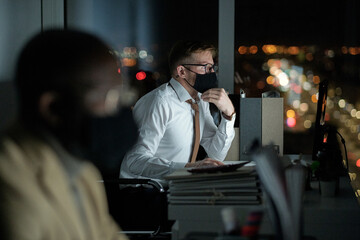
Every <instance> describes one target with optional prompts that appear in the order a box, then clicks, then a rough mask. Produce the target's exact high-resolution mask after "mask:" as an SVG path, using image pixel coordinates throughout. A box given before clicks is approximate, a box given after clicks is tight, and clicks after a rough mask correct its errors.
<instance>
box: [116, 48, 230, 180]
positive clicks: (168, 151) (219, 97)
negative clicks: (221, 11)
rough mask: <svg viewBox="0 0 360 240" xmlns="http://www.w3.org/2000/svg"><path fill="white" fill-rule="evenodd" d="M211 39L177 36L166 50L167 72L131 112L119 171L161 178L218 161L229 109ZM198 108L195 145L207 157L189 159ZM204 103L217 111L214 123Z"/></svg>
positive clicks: (225, 141)
mask: <svg viewBox="0 0 360 240" xmlns="http://www.w3.org/2000/svg"><path fill="white" fill-rule="evenodd" d="M215 56H216V49H215V47H214V46H213V45H211V44H208V43H205V42H199V41H179V42H177V43H176V44H175V45H174V46H173V48H172V50H171V52H170V54H169V67H170V72H171V76H172V78H171V79H170V81H169V82H168V83H165V84H163V85H161V86H160V87H158V88H157V89H155V90H153V91H151V92H149V93H148V94H146V95H145V96H143V97H142V98H141V99H140V100H139V101H138V102H137V103H136V105H135V107H134V109H133V115H134V118H135V121H136V122H137V125H138V127H139V138H138V141H137V143H136V144H135V145H134V147H133V148H132V149H131V150H130V151H128V152H127V154H126V155H125V158H124V159H123V162H122V164H121V169H120V177H130V178H152V179H156V180H158V181H160V182H163V183H165V184H166V182H165V181H163V177H164V176H166V175H168V174H170V173H172V172H174V171H175V170H177V169H180V168H184V167H202V166H217V165H223V163H222V161H223V160H224V159H225V157H226V154H227V152H228V150H229V148H230V145H231V143H232V140H233V138H234V135H235V133H234V121H235V109H234V106H233V104H232V102H231V100H230V98H229V97H228V95H227V93H226V92H225V90H224V89H223V88H218V86H217V85H218V81H217V77H216V72H215V70H216V65H215V63H214V57H215ZM189 101H191V102H192V103H195V102H196V103H197V104H198V108H199V118H200V119H199V123H200V145H201V146H202V147H203V148H204V149H205V151H206V153H207V157H206V158H205V159H197V161H195V162H190V159H191V158H192V152H193V145H194V135H195V131H194V114H195V111H194V110H193V109H192V107H191V104H189ZM209 103H212V104H214V105H215V106H216V107H217V108H218V110H219V111H220V112H221V121H220V123H219V125H216V124H215V123H214V119H213V117H212V115H211V113H210V110H209Z"/></svg>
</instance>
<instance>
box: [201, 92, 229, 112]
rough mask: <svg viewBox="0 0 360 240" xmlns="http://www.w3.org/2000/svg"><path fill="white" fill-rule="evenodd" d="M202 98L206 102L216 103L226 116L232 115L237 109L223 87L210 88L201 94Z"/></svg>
mask: <svg viewBox="0 0 360 240" xmlns="http://www.w3.org/2000/svg"><path fill="white" fill-rule="evenodd" d="M201 99H202V100H204V101H205V102H211V103H214V104H215V105H216V107H217V108H218V109H219V110H220V111H221V112H222V113H224V114H225V115H226V116H231V115H232V114H233V113H234V111H235V108H234V105H233V104H232V102H231V100H230V98H229V96H228V94H227V93H226V92H225V89H223V88H212V89H209V90H207V91H206V92H204V93H203V94H202V95H201Z"/></svg>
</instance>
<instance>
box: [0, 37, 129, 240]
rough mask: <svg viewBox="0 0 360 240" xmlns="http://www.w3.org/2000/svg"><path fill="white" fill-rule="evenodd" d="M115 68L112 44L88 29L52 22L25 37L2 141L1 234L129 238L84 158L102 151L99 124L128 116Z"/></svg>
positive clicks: (13, 236) (11, 236) (5, 236)
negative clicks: (52, 26)
mask: <svg viewBox="0 0 360 240" xmlns="http://www.w3.org/2000/svg"><path fill="white" fill-rule="evenodd" d="M117 70H118V66H117V61H116V58H115V57H114V55H113V54H112V52H111V49H110V48H109V47H108V46H107V45H106V44H105V43H104V42H103V41H101V40H100V39H98V38H97V37H95V36H93V35H90V34H88V33H84V32H80V31H76V30H48V31H44V32H42V33H39V34H37V35H36V36H34V37H33V38H32V39H31V40H30V41H29V42H28V43H27V44H26V46H25V47H24V49H23V50H22V52H21V54H20V56H19V59H18V63H17V68H16V77H15V78H16V79H15V83H16V87H17V92H18V103H19V114H18V117H17V121H15V122H14V124H13V125H12V126H11V127H9V129H7V130H6V131H5V133H4V135H3V136H2V138H1V142H0V159H1V160H0V202H1V204H0V210H1V212H0V214H1V215H0V216H1V222H0V224H1V226H0V229H1V239H61V240H64V239H126V236H125V235H123V234H119V227H118V226H117V224H116V223H115V222H114V220H113V219H112V217H111V216H110V215H109V213H108V208H107V203H106V197H105V192H104V189H103V187H102V185H101V184H100V183H97V180H100V179H101V175H100V173H99V171H98V170H97V169H96V168H95V167H94V165H93V164H92V163H91V162H89V161H83V159H86V158H88V157H90V158H91V156H97V155H96V151H97V150H99V147H98V146H97V145H96V144H94V141H93V139H95V138H96V136H94V133H99V131H101V129H102V127H101V126H103V125H104V124H108V125H111V124H116V122H119V124H124V121H114V120H118V119H121V118H122V117H123V116H124V115H123V113H121V111H119V104H118V103H119V99H120V97H121V79H120V75H119V74H118V72H117ZM119 124H118V126H117V127H118V128H119V129H120V128H127V126H119ZM130 124H131V123H130ZM131 126H133V125H131ZM117 134H118V133H117ZM119 135H121V131H120V133H119ZM107 136H108V135H107ZM120 137H124V136H120ZM104 138H106V137H103V139H104ZM104 142H105V144H106V141H105V140H104ZM129 142H130V143H131V141H129ZM124 147H129V146H124ZM100 150H101V149H100ZM103 151H105V152H107V153H108V152H111V150H110V149H106V150H103Z"/></svg>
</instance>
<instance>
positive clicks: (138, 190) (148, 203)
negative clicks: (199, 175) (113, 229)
mask: <svg viewBox="0 0 360 240" xmlns="http://www.w3.org/2000/svg"><path fill="white" fill-rule="evenodd" d="M101 182H102V183H103V184H104V187H105V191H106V195H107V201H108V205H109V212H110V214H111V215H112V217H113V218H114V220H115V221H116V222H117V223H118V224H119V226H120V227H121V229H122V230H123V232H124V233H125V234H126V235H127V236H128V237H129V238H130V239H144V238H145V239H151V238H156V237H159V236H162V237H166V236H169V237H170V236H171V234H170V232H169V228H170V227H171V226H170V225H169V224H170V223H169V222H168V220H167V205H168V204H167V196H166V194H167V192H166V190H165V189H164V187H163V186H162V185H161V184H160V183H158V182H157V181H154V180H151V179H129V178H120V179H104V180H102V181H101ZM128 185H137V186H138V185H139V187H126V186H128Z"/></svg>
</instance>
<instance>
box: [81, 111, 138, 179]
mask: <svg viewBox="0 0 360 240" xmlns="http://www.w3.org/2000/svg"><path fill="white" fill-rule="evenodd" d="M87 120H88V122H87V124H86V125H87V126H86V128H87V129H86V131H88V133H89V136H88V138H87V139H84V140H85V141H84V143H85V146H84V147H85V148H86V149H85V156H84V157H85V158H86V159H89V160H90V161H92V162H93V163H94V164H95V165H96V166H97V167H98V168H99V170H100V172H102V174H103V175H109V174H110V173H112V172H114V171H115V172H116V177H118V175H119V169H120V164H121V161H122V159H123V158H124V155H125V153H126V152H127V151H128V150H129V149H130V148H131V147H132V146H133V145H134V144H135V142H136V140H137V137H138V131H137V126H136V123H135V121H134V118H133V115H132V112H131V110H130V109H128V108H126V109H125V108H123V109H122V110H120V111H119V112H118V113H117V114H115V115H113V116H108V117H89V118H88V119H87ZM85 135H86V134H85Z"/></svg>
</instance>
